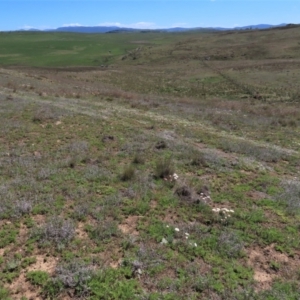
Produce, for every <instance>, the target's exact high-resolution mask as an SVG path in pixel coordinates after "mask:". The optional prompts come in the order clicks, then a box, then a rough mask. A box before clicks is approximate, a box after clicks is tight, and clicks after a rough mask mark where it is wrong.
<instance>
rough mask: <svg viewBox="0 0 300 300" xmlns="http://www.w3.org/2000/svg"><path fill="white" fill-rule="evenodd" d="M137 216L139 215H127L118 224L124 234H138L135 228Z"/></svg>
mask: <svg viewBox="0 0 300 300" xmlns="http://www.w3.org/2000/svg"><path fill="white" fill-rule="evenodd" d="M139 218H140V217H139V216H129V217H128V218H127V219H125V220H124V222H123V223H122V224H119V226H118V227H119V229H120V230H121V232H122V233H124V234H130V235H139V232H138V231H137V229H136V228H137V223H138V220H139Z"/></svg>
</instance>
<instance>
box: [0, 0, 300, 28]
mask: <svg viewBox="0 0 300 300" xmlns="http://www.w3.org/2000/svg"><path fill="white" fill-rule="evenodd" d="M281 23H297V24H298V23H300V0H262V1H260V0H60V1H58V0H51V1H49V0H0V31H9V30H18V29H28V28H37V29H53V28H57V27H63V26H70V25H78V26H111V25H115V26H119V27H131V28H142V29H145V28H149V29H155V28H171V27H186V28H192V27H226V28H232V27H236V26H245V25H256V24H272V25H277V24H281Z"/></svg>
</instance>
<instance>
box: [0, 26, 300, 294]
mask: <svg viewBox="0 0 300 300" xmlns="http://www.w3.org/2000/svg"><path fill="white" fill-rule="evenodd" d="M283 33H284V34H283ZM299 34H300V30H299V29H298V28H291V29H286V30H268V31H253V32H252V31H247V32H239V33H234V32H230V33H229V32H228V33H226V32H225V33H181V34H158V33H155V34H152V33H151V34H149V33H147V34H144V33H135V34H111V35H110V34H107V35H77V34H64V33H63V34H62V33H55V34H54V33H1V34H0V44H1V49H0V51H1V53H0V59H1V61H0V62H1V65H2V66H1V68H0V114H1V115H0V141H1V143H0V174H1V176H0V204H1V205H0V299H22V300H25V299H172V300H173V299H224V300H225V299H259V300H263V299H278V300H282V299H295V300H296V299H298V297H299V294H300V285H299V276H300V273H299V268H300V260H299V257H300V239H299V238H300V236H299V229H300V202H299V201H300V200H299V195H300V181H299V170H300V163H299V161H300V160H299V159H300V152H299V144H300V132H299V125H300V111H299V109H298V107H299V100H300V98H299V95H300V93H299V86H298V82H299V78H300V58H299V51H298V47H299V45H298V41H299ZM2 45H3V46H2ZM50 47H53V48H50ZM108 51H111V53H109V52H108ZM50 53H54V54H53V55H52V56H51V55H50ZM232 53H233V54H232ZM97 57H98V59H99V62H97V63H96V62H94V61H92V60H93V59H97ZM106 57H107V60H105V58H106ZM99 65H104V66H102V67H101V66H100V67H99Z"/></svg>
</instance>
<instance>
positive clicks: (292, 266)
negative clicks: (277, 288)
mask: <svg viewBox="0 0 300 300" xmlns="http://www.w3.org/2000/svg"><path fill="white" fill-rule="evenodd" d="M274 247H275V245H274V244H272V245H269V246H267V247H265V248H263V249H262V248H259V247H255V248H254V249H251V250H249V251H248V265H249V266H250V267H252V268H253V270H254V280H255V281H256V285H255V288H256V290H257V291H260V290H267V289H269V288H271V285H272V283H273V281H274V279H276V278H286V276H287V274H289V276H291V274H295V271H296V270H297V269H298V268H299V266H300V261H299V258H298V255H296V256H294V257H289V256H287V255H286V254H285V253H281V252H278V251H276V250H275V248H274Z"/></svg>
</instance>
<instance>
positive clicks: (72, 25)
mask: <svg viewBox="0 0 300 300" xmlns="http://www.w3.org/2000/svg"><path fill="white" fill-rule="evenodd" d="M78 26H84V25H81V24H79V23H70V24H64V25H63V26H62V27H78Z"/></svg>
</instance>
